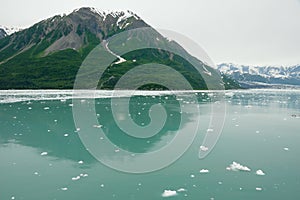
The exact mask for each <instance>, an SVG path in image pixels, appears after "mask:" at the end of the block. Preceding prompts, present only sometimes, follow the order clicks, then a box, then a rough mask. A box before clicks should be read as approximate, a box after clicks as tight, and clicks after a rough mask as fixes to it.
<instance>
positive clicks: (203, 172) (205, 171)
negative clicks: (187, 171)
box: [199, 169, 209, 174]
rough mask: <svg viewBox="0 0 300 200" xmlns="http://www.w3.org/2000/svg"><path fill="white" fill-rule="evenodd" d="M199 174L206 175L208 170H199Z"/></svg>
mask: <svg viewBox="0 0 300 200" xmlns="http://www.w3.org/2000/svg"><path fill="white" fill-rule="evenodd" d="M199 172H200V173H202V174H206V173H209V170H208V169H201V170H200V171H199Z"/></svg>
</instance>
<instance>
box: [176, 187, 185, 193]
mask: <svg viewBox="0 0 300 200" xmlns="http://www.w3.org/2000/svg"><path fill="white" fill-rule="evenodd" d="M186 191H187V190H186V189H184V188H179V189H178V190H177V192H186Z"/></svg>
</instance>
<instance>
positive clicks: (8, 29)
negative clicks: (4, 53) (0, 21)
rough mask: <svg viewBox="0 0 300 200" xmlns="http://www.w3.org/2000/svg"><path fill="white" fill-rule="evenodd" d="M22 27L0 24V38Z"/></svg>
mask: <svg viewBox="0 0 300 200" xmlns="http://www.w3.org/2000/svg"><path fill="white" fill-rule="evenodd" d="M20 30H22V29H20V28H17V27H6V26H1V25H0V39H2V38H4V37H6V36H8V35H11V34H13V33H15V32H18V31H20Z"/></svg>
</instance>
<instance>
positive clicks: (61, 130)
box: [0, 90, 300, 200]
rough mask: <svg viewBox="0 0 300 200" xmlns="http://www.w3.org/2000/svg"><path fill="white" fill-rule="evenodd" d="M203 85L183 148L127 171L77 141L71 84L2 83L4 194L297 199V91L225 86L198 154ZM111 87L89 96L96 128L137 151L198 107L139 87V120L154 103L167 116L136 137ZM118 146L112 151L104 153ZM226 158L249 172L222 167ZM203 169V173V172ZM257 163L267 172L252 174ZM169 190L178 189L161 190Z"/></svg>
mask: <svg viewBox="0 0 300 200" xmlns="http://www.w3.org/2000/svg"><path fill="white" fill-rule="evenodd" d="M209 94H210V92H201V91H199V92H197V97H198V101H199V102H198V103H197V104H198V107H199V109H200V121H201V123H200V127H199V131H198V134H197V136H196V138H195V140H194V141H193V143H192V145H191V146H190V148H189V149H188V150H187V151H186V152H185V153H184V154H183V156H182V157H180V158H179V159H178V160H177V161H176V162H174V163H173V164H171V165H169V166H167V167H165V168H163V169H161V170H158V171H154V172H150V173H142V174H131V173H124V172H120V171H117V170H115V169H111V168H109V167H107V166H106V165H104V164H102V163H101V162H99V161H98V160H97V159H95V158H94V157H93V156H92V155H91V153H90V152H89V151H88V149H87V148H86V147H85V146H84V145H83V143H82V142H81V140H80V137H79V132H80V130H79V129H78V127H76V125H75V123H74V120H73V113H72V108H73V107H72V106H73V105H72V103H73V102H72V99H71V93H70V91H47V92H34V91H27V92H26V91H25V92H24V91H10V92H7V91H1V92H0V102H1V104H0V119H1V120H0V160H1V162H0V172H1V179H0V199H1V200H2V199H29V200H34V199H57V200H60V199H72V200H73V199H105V200H109V199H122V200H124V199H132V200H133V199H138V200H140V199H145V200H153V199H191V200H196V199H197V200H198V199H208V200H210V199H215V200H218V199H220V200H229V199H243V200H248V199H249V200H250V199H251V200H253V199H257V200H260V199H278V200H279V199H280V200H281V199H299V198H300V191H299V187H300V172H299V168H300V159H299V155H298V152H300V145H299V144H300V134H299V130H300V104H299V103H300V102H299V99H300V91H297V90H247V91H228V92H226V107H227V110H226V118H225V125H224V128H223V131H222V135H221V137H220V139H219V141H218V143H217V145H216V146H215V148H214V149H213V151H212V152H211V153H210V154H209V155H208V156H207V157H205V158H204V159H199V158H198V154H199V146H200V145H201V144H202V141H203V139H204V136H205V133H206V131H207V129H208V125H209V121H210V117H211V105H212V104H213V103H215V102H211V101H210V96H211V95H209ZM109 95H110V94H109V93H105V92H103V93H100V94H99V95H98V96H97V98H96V100H95V102H96V103H95V108H96V113H97V114H98V115H97V117H98V122H99V124H101V127H96V126H95V127H94V128H95V129H97V128H100V129H102V130H103V132H104V133H105V134H106V136H107V138H108V139H109V140H110V141H111V142H113V143H114V144H115V145H116V146H117V147H118V148H119V149H126V150H128V151H131V152H134V153H145V152H149V151H157V150H160V149H161V148H163V147H164V146H165V145H167V144H168V142H169V141H170V140H172V138H174V136H175V134H176V131H177V130H178V128H179V124H180V123H183V124H184V126H185V127H188V126H189V125H190V122H193V121H195V119H196V118H197V117H198V116H197V115H196V111H195V110H189V112H187V113H182V112H181V109H180V106H179V101H180V100H178V99H176V97H175V96H174V95H171V94H164V93H157V94H155V93H151V95H150V94H141V95H136V96H133V97H131V98H130V104H129V108H130V115H131V118H132V119H133V121H134V122H135V123H137V124H138V125H140V126H146V125H147V124H149V123H150V118H149V115H148V114H147V113H148V111H149V109H150V108H151V105H154V104H157V103H160V104H161V105H163V106H165V108H166V113H167V116H168V118H167V121H166V123H165V125H164V127H163V129H162V130H161V131H160V132H159V133H158V134H157V135H155V136H153V137H151V138H147V139H141V138H132V137H129V136H128V135H126V134H124V133H123V132H122V130H121V129H120V128H119V127H118V126H117V124H116V123H115V122H114V119H113V117H112V114H111V109H110V105H111V98H109ZM101 97H105V98H101ZM186 98H187V99H188V98H189V94H187V95H186ZM80 99H81V100H82V102H83V103H84V102H86V101H89V100H88V98H87V97H85V96H82V97H81V98H80ZM120 99H121V100H123V99H124V101H125V100H126V99H128V97H126V96H124V97H120ZM187 104H195V102H188V101H187ZM186 106H187V105H186ZM181 115H185V118H184V120H182V118H181V117H180V116H181ZM154 117H157V118H159V117H160V116H154ZM114 154H118V151H115V152H112V153H111V152H110V153H108V154H107V156H108V157H113V156H114ZM114 158H115V157H114ZM232 162H237V163H240V164H241V165H243V166H247V167H248V168H250V170H251V171H239V170H237V171H233V170H227V169H226V168H227V167H229V166H230V164H231V163H232ZM202 169H207V170H208V173H200V170H202ZM257 170H262V171H263V172H264V174H265V175H262V176H259V175H257V174H256V171H257ZM204 171H205V170H204ZM179 189H182V190H179ZM183 189H184V190H183ZM165 190H172V191H176V195H175V196H170V197H163V196H162V194H163V193H164V191H165ZM178 190H179V191H178Z"/></svg>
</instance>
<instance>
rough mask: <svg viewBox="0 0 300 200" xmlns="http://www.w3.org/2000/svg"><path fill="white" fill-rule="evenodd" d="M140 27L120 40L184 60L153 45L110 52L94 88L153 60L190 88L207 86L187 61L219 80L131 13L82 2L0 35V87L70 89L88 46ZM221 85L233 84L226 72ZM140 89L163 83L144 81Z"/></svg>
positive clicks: (112, 82) (111, 84) (112, 83)
mask: <svg viewBox="0 0 300 200" xmlns="http://www.w3.org/2000/svg"><path fill="white" fill-rule="evenodd" d="M142 27H147V28H149V29H150V31H147V32H141V33H139V34H138V35H128V36H127V38H125V40H124V43H123V44H122V45H131V41H132V38H134V39H136V40H137V41H138V42H145V43H149V44H150V43H151V44H153V45H157V46H159V45H166V46H171V47H172V48H173V49H177V50H178V51H179V52H181V55H182V54H183V55H186V56H185V57H188V60H185V59H184V58H182V57H180V56H178V55H174V54H173V53H171V52H168V51H163V50H161V49H159V48H157V49H141V50H137V51H133V52H129V53H127V54H125V55H122V57H121V56H118V55H116V56H117V59H116V60H115V62H113V63H112V64H111V65H110V66H109V68H108V69H107V70H106V71H105V73H104V74H103V76H102V78H101V80H99V83H98V88H99V89H112V88H114V86H115V84H116V83H117V82H118V80H119V79H120V77H122V75H124V74H125V73H126V72H127V71H129V70H130V69H132V68H134V67H135V66H138V65H142V64H146V63H153V62H155V63H160V64H165V65H168V66H171V67H172V68H173V69H175V70H177V71H178V72H180V73H181V74H183V75H184V77H185V78H186V79H187V80H188V81H189V82H190V83H191V85H192V87H193V88H194V89H207V85H206V83H205V81H204V79H203V77H202V76H201V75H199V73H197V71H196V69H195V68H194V67H193V65H192V64H191V63H193V64H196V65H198V66H199V67H200V68H202V69H203V72H206V74H210V76H211V77H212V78H211V80H212V82H215V83H214V84H216V85H218V84H223V83H219V82H218V81H217V80H214V77H217V76H218V74H217V72H216V70H213V69H211V68H210V67H209V66H207V65H206V64H204V63H203V62H201V61H200V60H197V59H196V58H194V57H192V56H191V55H189V54H188V53H187V52H186V51H185V50H184V49H183V48H182V47H181V46H180V45H179V44H177V43H176V42H174V41H169V40H168V39H166V38H165V37H163V36H162V35H161V34H159V33H158V32H157V31H156V30H155V29H153V28H151V27H150V26H149V25H148V24H147V23H146V22H144V21H143V20H142V19H141V18H140V17H139V16H137V15H136V14H134V13H133V12H131V11H114V12H112V11H99V10H97V9H95V8H87V7H86V8H80V9H76V10H74V11H73V12H72V13H70V14H69V15H56V16H54V17H51V18H48V19H45V20H43V21H41V22H38V23H36V24H34V25H33V26H31V27H30V28H28V29H24V30H21V31H19V32H16V33H14V34H11V35H8V36H6V37H4V38H2V39H0V89H72V88H73V84H74V80H75V77H76V74H77V71H78V69H79V67H80V66H81V64H82V62H83V61H84V59H85V58H86V56H87V55H88V54H89V53H90V52H91V50H93V49H94V48H95V47H96V46H98V45H99V44H100V43H101V42H105V41H106V40H107V39H108V38H110V37H111V36H113V35H116V34H118V33H121V32H124V31H127V30H133V29H136V28H142ZM137 41H135V42H137ZM106 47H107V52H109V53H111V54H114V53H113V52H112V51H111V50H110V49H109V48H108V44H107V45H106ZM120 48H122V47H120ZM93 70H95V69H91V70H90V71H89V72H88V73H89V74H93V73H95V72H94V71H93ZM87 77H88V75H87ZM169 78H170V79H172V78H173V77H169ZM88 81H89V79H88V78H87V82H88ZM87 85H88V84H87ZM225 86H226V88H236V87H239V85H238V84H237V83H236V82H235V81H233V80H231V79H230V78H228V77H226V84H225ZM144 89H163V88H161V86H157V85H148V86H145V88H144Z"/></svg>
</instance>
